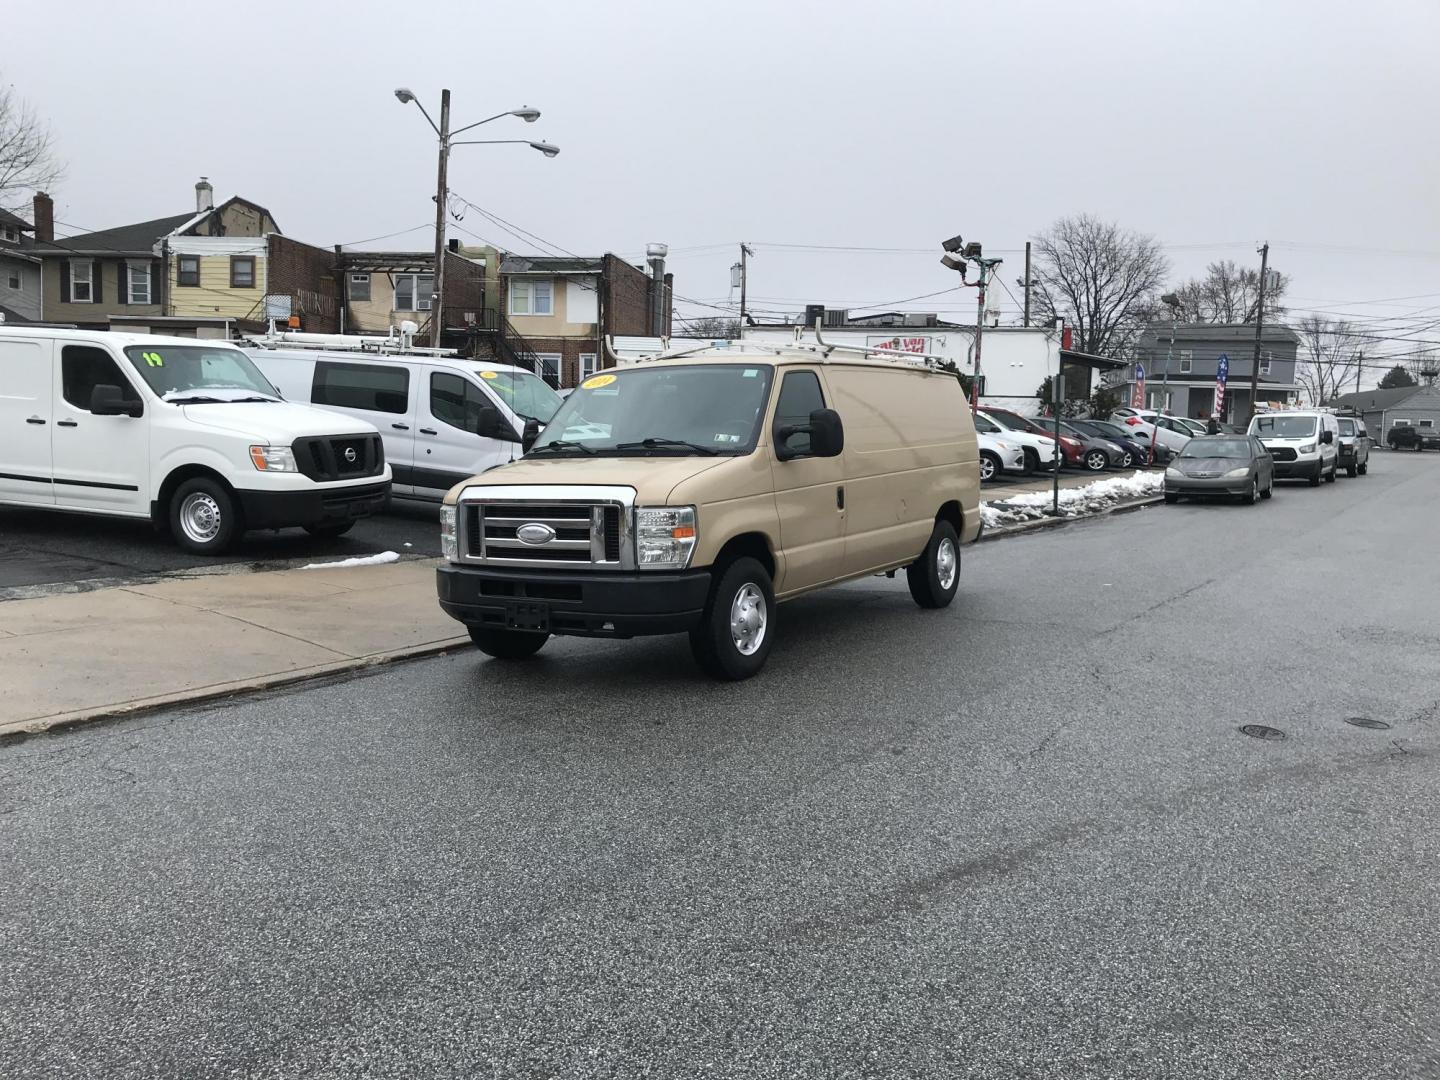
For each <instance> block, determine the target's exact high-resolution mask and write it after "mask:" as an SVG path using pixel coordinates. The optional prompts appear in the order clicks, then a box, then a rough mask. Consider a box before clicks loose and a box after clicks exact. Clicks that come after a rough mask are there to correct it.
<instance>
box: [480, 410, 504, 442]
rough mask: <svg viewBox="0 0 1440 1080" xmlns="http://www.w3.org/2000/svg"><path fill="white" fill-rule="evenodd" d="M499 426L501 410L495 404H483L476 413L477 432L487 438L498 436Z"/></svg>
mask: <svg viewBox="0 0 1440 1080" xmlns="http://www.w3.org/2000/svg"><path fill="white" fill-rule="evenodd" d="M499 427H500V410H499V409H497V408H495V406H494V405H481V406H480V409H479V411H478V412H477V413H476V414H475V434H476V435H479V436H480V437H481V438H485V439H493V438H497V437H498V434H499V433H498V431H497V429H498V428H499Z"/></svg>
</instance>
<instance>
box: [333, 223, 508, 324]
mask: <svg viewBox="0 0 1440 1080" xmlns="http://www.w3.org/2000/svg"><path fill="white" fill-rule="evenodd" d="M332 262H333V263H334V264H335V265H336V266H338V268H339V275H340V277H341V278H342V279H343V281H344V297H345V304H344V312H343V321H344V331H343V332H344V333H347V334H385V333H388V332H389V330H390V329H391V328H392V327H399V326H400V324H401V323H403V322H407V321H408V322H413V323H415V325H416V326H417V327H419V330H418V332H417V335H416V340H417V341H423V342H425V343H426V344H429V340H430V325H431V324H430V320H431V317H432V315H433V311H432V308H433V306H434V300H435V253H434V252H433V251H343V250H341V249H340V248H338V247H337V248H336V249H335V253H334V256H333V258H332ZM492 265H493V264H492ZM485 272H486V270H485V263H484V260H483V259H479V258H471V257H469V256H468V255H466V254H462V253H461V250H460V245H459V244H454V243H452V244H451V245H450V249H449V250H448V251H446V252H445V318H444V321H443V323H442V326H443V327H444V328H445V330H446V331H447V332H448V333H447V336H446V344H447V345H457V346H458V345H460V344H462V343H463V341H464V338H465V335H466V328H468V327H471V326H478V325H480V324H481V323H483V322H484V321H485V315H484V311H485V302H486V290H485Z"/></svg>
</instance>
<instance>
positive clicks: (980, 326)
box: [970, 259, 1059, 446]
mask: <svg viewBox="0 0 1440 1080" xmlns="http://www.w3.org/2000/svg"><path fill="white" fill-rule="evenodd" d="M976 261H977V262H979V264H980V280H979V282H977V283H976V292H977V293H978V294H979V309H978V310H977V311H976V313H975V380H974V382H972V383H971V384H970V411H971V412H974V411H975V410H976V409H978V408H980V343H981V341H982V340H984V337H985V285H986V283H987V281H988V279H989V276H990V264H991V263H992V262H999V260H998V259H977V260H976ZM1056 445H1057V446H1058V445H1059V444H1058V443H1057V444H1056Z"/></svg>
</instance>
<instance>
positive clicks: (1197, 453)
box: [1165, 435, 1275, 506]
mask: <svg viewBox="0 0 1440 1080" xmlns="http://www.w3.org/2000/svg"><path fill="white" fill-rule="evenodd" d="M1274 491H1275V461H1274V459H1273V458H1271V456H1270V451H1268V450H1266V449H1265V444H1264V443H1262V442H1261V441H1260V440H1259V439H1256V438H1254V437H1252V436H1249V435H1197V436H1196V437H1195V438H1193V439H1191V440H1190V441H1189V442H1188V443H1186V444H1185V449H1183V450H1181V451H1180V453H1179V454H1177V455H1176V456H1175V460H1174V461H1172V462H1171V463H1170V466H1169V467H1168V468H1167V469H1166V470H1165V501H1166V502H1167V503H1174V502H1179V501H1180V496H1182V495H1222V496H1227V497H1231V498H1238V499H1239V500H1240V501H1241V502H1243V503H1246V504H1248V505H1252V506H1253V505H1254V503H1255V500H1256V499H1257V498H1260V499H1268V498H1270V496H1271V495H1272V494H1274Z"/></svg>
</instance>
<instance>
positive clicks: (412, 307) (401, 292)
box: [395, 274, 435, 311]
mask: <svg viewBox="0 0 1440 1080" xmlns="http://www.w3.org/2000/svg"><path fill="white" fill-rule="evenodd" d="M434 293H435V275H434V274H396V275H395V310H396V311H429V310H430V305H431V302H432V301H433V300H434Z"/></svg>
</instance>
